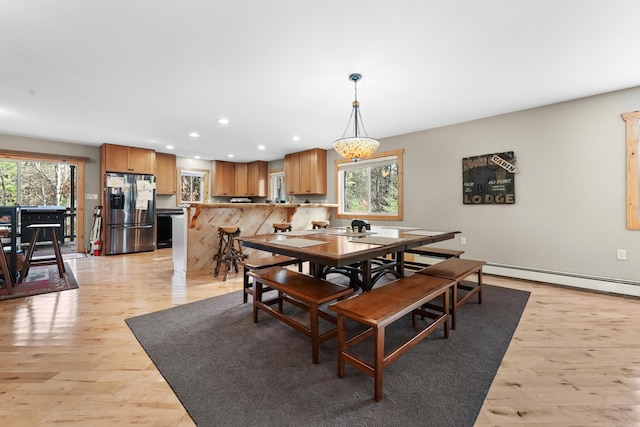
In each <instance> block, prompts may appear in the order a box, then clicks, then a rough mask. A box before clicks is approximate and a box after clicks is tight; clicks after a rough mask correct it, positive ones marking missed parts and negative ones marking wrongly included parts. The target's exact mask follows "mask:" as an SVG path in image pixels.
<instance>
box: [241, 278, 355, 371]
mask: <svg viewBox="0 0 640 427" xmlns="http://www.w3.org/2000/svg"><path fill="white" fill-rule="evenodd" d="M249 275H250V276H251V277H252V278H253V321H254V322H256V323H257V322H258V310H263V311H264V312H265V313H268V314H270V315H272V316H273V317H275V318H276V319H280V320H282V321H283V322H284V323H286V324H287V325H289V326H291V327H292V328H294V329H296V330H297V331H300V332H302V333H303V334H305V335H306V336H308V337H310V338H311V354H312V359H313V363H318V346H319V345H320V343H323V342H324V341H326V340H328V339H330V338H333V337H335V336H336V334H337V329H336V328H332V329H330V330H328V331H326V332H324V333H322V334H320V333H319V328H318V323H319V320H320V319H319V318H320V317H322V318H323V319H325V320H327V321H329V322H331V323H333V324H334V325H335V324H336V318H335V317H334V316H332V315H331V314H329V313H326V312H324V311H322V310H320V309H319V306H320V305H321V304H324V303H327V302H330V301H333V300H336V299H337V300H340V299H342V298H344V297H345V296H347V295H351V294H352V293H353V289H351V288H348V287H345V286H340V285H336V284H334V283H331V282H328V281H326V280H322V279H318V278H315V277H311V276H307V275H306V274H302V273H299V272H296V271H292V270H288V269H286V268H283V267H272V268H266V269H263V270H252V271H249ZM263 285H264V286H267V287H269V288H271V289H274V290H277V291H278V297H277V298H273V299H271V300H269V301H263V300H262V292H263ZM283 301H286V302H288V303H290V304H293V305H295V306H297V307H300V308H302V309H304V310H306V311H308V312H309V326H307V325H305V324H303V323H301V322H299V321H297V320H296V319H294V318H292V317H289V316H287V315H286V314H285V313H284V312H283V307H282V302H283ZM276 303H277V305H278V309H277V310H276V309H275V308H273V307H271V306H272V305H274V304H276Z"/></svg>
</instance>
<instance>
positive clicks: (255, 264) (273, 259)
mask: <svg viewBox="0 0 640 427" xmlns="http://www.w3.org/2000/svg"><path fill="white" fill-rule="evenodd" d="M242 264H243V270H244V275H243V276H244V277H243V286H244V292H243V293H242V302H243V303H245V302H247V295H253V284H252V283H251V281H250V280H249V272H250V271H251V270H262V269H265V268H269V267H286V266H288V265H294V264H298V271H299V272H302V261H300V260H299V259H297V258H293V257H290V256H286V255H273V256H269V257H263V258H255V259H246V260H244V261H243V263H242ZM263 292H265V289H263Z"/></svg>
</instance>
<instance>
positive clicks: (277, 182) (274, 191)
mask: <svg viewBox="0 0 640 427" xmlns="http://www.w3.org/2000/svg"><path fill="white" fill-rule="evenodd" d="M270 177H271V191H270V193H269V194H270V196H271V200H273V201H274V202H275V201H278V202H279V201H281V200H286V199H287V193H286V192H285V187H284V171H277V172H272V173H270Z"/></svg>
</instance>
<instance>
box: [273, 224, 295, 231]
mask: <svg viewBox="0 0 640 427" xmlns="http://www.w3.org/2000/svg"><path fill="white" fill-rule="evenodd" d="M278 231H279V232H281V233H285V232H287V231H291V224H289V223H288V222H284V223H282V224H273V232H274V233H277V232H278Z"/></svg>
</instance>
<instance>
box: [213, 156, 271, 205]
mask: <svg viewBox="0 0 640 427" xmlns="http://www.w3.org/2000/svg"><path fill="white" fill-rule="evenodd" d="M211 168H212V169H213V179H214V182H213V194H212V195H213V196H218V197H220V196H221V197H267V179H268V176H269V175H268V163H267V162H264V161H255V162H249V163H233V162H225V161H220V160H214V161H213V162H211Z"/></svg>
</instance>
